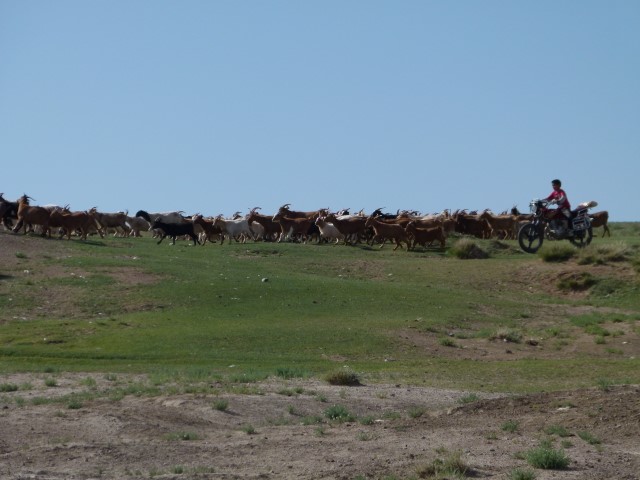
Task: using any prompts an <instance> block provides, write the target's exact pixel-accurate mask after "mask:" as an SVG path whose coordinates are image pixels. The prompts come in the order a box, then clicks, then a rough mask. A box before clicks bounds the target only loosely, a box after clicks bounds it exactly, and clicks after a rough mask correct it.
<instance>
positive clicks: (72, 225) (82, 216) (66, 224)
mask: <svg viewBox="0 0 640 480" xmlns="http://www.w3.org/2000/svg"><path fill="white" fill-rule="evenodd" d="M50 221H51V223H50V225H53V226H56V227H60V228H61V229H62V234H61V235H60V237H59V238H62V237H63V236H64V235H65V234H66V236H67V240H71V234H72V233H74V232H80V238H81V239H82V240H86V239H87V235H88V234H89V231H90V230H91V228H92V227H95V225H96V224H95V219H94V218H93V216H91V215H90V214H89V212H71V211H69V209H68V208H66V207H65V208H64V209H58V208H56V209H55V210H53V211H52V212H51V215H50Z"/></svg>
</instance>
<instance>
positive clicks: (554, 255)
mask: <svg viewBox="0 0 640 480" xmlns="http://www.w3.org/2000/svg"><path fill="white" fill-rule="evenodd" d="M575 255H576V249H575V248H574V247H572V246H571V245H570V244H568V243H551V244H545V245H544V246H543V247H542V248H541V249H540V250H539V251H538V256H539V257H540V258H541V259H542V261H543V262H566V261H567V260H570V259H571V258H573V257H574V256H575Z"/></svg>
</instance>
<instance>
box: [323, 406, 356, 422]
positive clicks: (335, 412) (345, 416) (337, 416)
mask: <svg viewBox="0 0 640 480" xmlns="http://www.w3.org/2000/svg"><path fill="white" fill-rule="evenodd" d="M324 415H325V417H327V418H328V419H329V420H335V421H338V422H340V423H342V422H353V421H354V420H355V417H354V416H353V415H352V414H351V413H349V410H347V409H346V407H344V406H343V405H332V406H331V407H329V408H327V409H326V410H325V411H324Z"/></svg>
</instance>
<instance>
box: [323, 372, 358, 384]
mask: <svg viewBox="0 0 640 480" xmlns="http://www.w3.org/2000/svg"><path fill="white" fill-rule="evenodd" d="M325 380H326V381H327V382H328V383H330V384H331V385H346V386H357V385H362V384H361V383H360V379H359V378H358V375H357V374H356V373H355V372H353V371H351V370H348V369H342V370H337V371H335V372H330V373H328V374H327V375H326V376H325Z"/></svg>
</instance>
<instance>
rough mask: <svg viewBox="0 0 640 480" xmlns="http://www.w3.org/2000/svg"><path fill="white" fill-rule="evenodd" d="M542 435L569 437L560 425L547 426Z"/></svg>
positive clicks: (567, 432)
mask: <svg viewBox="0 0 640 480" xmlns="http://www.w3.org/2000/svg"><path fill="white" fill-rule="evenodd" d="M544 433H546V434H547V435H558V436H559V437H568V436H570V435H571V433H569V431H568V430H567V429H566V428H564V427H563V426H562V425H549V426H548V427H546V428H545V429H544Z"/></svg>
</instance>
